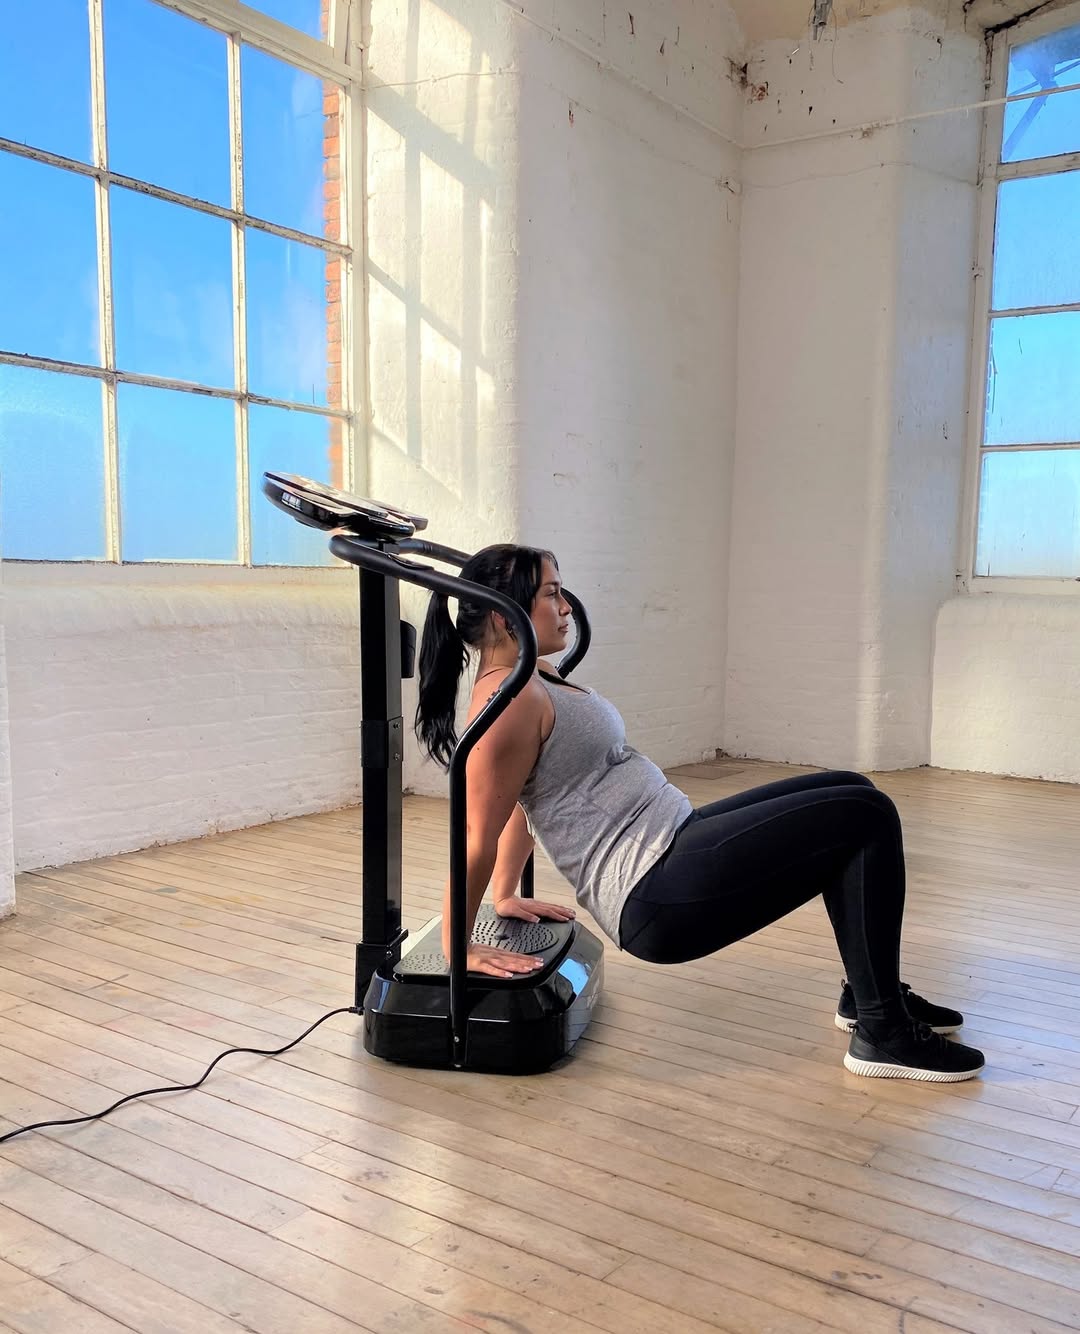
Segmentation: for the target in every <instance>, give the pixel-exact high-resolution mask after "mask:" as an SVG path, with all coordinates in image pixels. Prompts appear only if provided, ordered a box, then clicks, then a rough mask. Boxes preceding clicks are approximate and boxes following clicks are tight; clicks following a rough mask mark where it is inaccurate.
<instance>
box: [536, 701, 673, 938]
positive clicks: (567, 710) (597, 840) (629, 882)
mask: <svg viewBox="0 0 1080 1334" xmlns="http://www.w3.org/2000/svg"><path fill="white" fill-rule="evenodd" d="M539 679H540V680H541V681H542V682H543V684H544V687H545V688H546V690H547V692H548V694H549V695H550V697H551V702H552V704H553V706H554V708H555V726H554V727H553V729H552V731H551V734H550V735H549V736H548V739H547V740H546V741H545V742H544V744H543V747H542V748H541V750H540V754H539V756H538V757H537V761H536V764H535V765H534V766H533V770H532V773H530V774H529V777H528V779H527V780H526V783H525V786H524V788H523V789H522V792H521V797H520V798H519V800H520V804H521V806H522V808H523V809H524V811H525V814H526V816H527V817H528V821H529V827H530V829H531V830H532V832H533V834H534V835H535V837H536V838H537V839H538V840H539V842H540V845H541V847H542V848H543V849H544V851H545V852H546V853H547V855H548V856H549V857H550V858H551V860H552V861H553V862H554V863H555V866H556V868H557V869H558V870H559V871H560V872H561V873H562V874H563V875H564V876H565V877H566V879H567V880H569V881H570V883H571V884H572V885H573V887H574V890H575V892H576V894H577V897H578V900H579V902H580V903H581V905H582V906H583V907H584V908H587V909H588V911H589V912H590V913H591V914H592V915H593V917H594V918H595V919H596V922H597V924H598V925H599V926H600V927H601V928H602V929H603V930H604V931H605V932H606V933H607V934H608V935H609V936H610V937H611V938H612V940H613V941H615V942H616V943H618V940H619V918H620V917H621V915H622V910H623V905H624V904H625V903H626V900H627V898H628V896H629V894H630V891H631V890H632V889H633V888H634V886H635V885H636V884H637V882H638V881H639V880H640V879H641V878H642V876H644V875H645V873H646V871H648V870H650V869H651V868H652V867H653V866H654V865H655V864H656V862H657V861H659V859H660V857H661V856H662V855H663V854H664V852H666V850H667V848H668V847H669V846H670V844H671V841H672V839H673V838H674V837H675V834H676V832H677V831H678V829H679V827H680V826H681V825H682V824H683V823H684V822H685V821H686V820H687V818H688V817H689V816H690V814H691V811H692V810H693V807H692V806H691V804H690V799H689V797H687V796H686V794H685V793H684V792H680V791H679V789H678V788H677V787H673V786H672V785H671V784H670V783H669V782H668V781H667V779H666V778H665V777H664V775H663V773H662V772H661V771H660V770H659V769H658V768H657V766H656V765H655V764H653V762H652V760H650V759H648V758H647V757H646V756H644V755H642V754H641V753H640V751H636V750H634V748H633V747H632V746H628V745H627V744H626V727H625V725H624V723H623V720H622V718H621V717H620V716H619V712H618V710H617V709H616V708H615V707H614V705H612V704H609V703H608V701H607V700H606V699H604V698H603V697H602V696H601V695H598V694H597V693H596V692H595V691H594V690H589V691H582V690H580V689H576V688H571V687H569V686H558V685H553V684H552V683H551V682H550V681H546V680H544V678H543V677H540V678H539Z"/></svg>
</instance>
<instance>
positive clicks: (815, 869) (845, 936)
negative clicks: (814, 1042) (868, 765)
mask: <svg viewBox="0 0 1080 1334" xmlns="http://www.w3.org/2000/svg"><path fill="white" fill-rule="evenodd" d="M708 810H709V813H707V814H704V815H703V816H702V818H700V819H697V820H690V821H688V822H687V823H686V824H685V825H684V826H683V827H682V829H680V831H679V833H678V834H677V835H676V837H675V840H674V842H673V843H672V845H671V847H670V848H669V849H668V851H667V853H665V855H664V856H663V857H662V858H661V860H660V862H659V863H658V864H657V865H656V866H655V867H653V869H652V870H651V871H650V872H649V873H648V875H646V876H645V877H644V879H643V880H642V881H641V882H640V883H639V884H638V885H636V886H635V887H634V890H633V892H632V893H631V895H630V897H629V899H628V900H627V902H626V906H625V908H624V910H623V915H622V921H621V923H620V943H621V945H622V947H623V948H624V949H626V950H629V951H630V953H632V954H635V955H637V956H638V957H639V958H642V959H646V960H650V961H653V962H656V963H680V962H685V961H686V960H688V959H698V958H701V957H702V956H703V955H705V954H711V953H712V952H713V951H715V950H718V949H722V948H723V947H724V946H725V945H729V944H731V943H732V941H735V940H740V939H742V938H743V937H744V936H748V935H750V934H751V933H752V932H754V931H757V930H759V929H760V928H761V927H764V926H768V925H769V924H770V923H772V922H775V921H776V920H777V919H778V918H779V917H783V916H784V915H785V914H787V913H789V912H791V911H792V909H794V908H797V907H799V906H800V905H801V904H803V903H806V902H807V901H808V900H809V899H811V898H813V897H814V896H815V895H816V894H821V895H822V897H823V898H824V900H825V906H826V908H827V910H828V913H829V918H830V920H831V922H832V926H833V932H834V934H835V935H836V943H837V945H838V946H839V949H840V954H841V956H842V958H843V960H844V964H845V967H846V968H847V974H848V980H849V981H850V983H851V986H852V989H853V991H854V993H855V999H856V1002H857V1006H858V1024H857V1026H856V1028H855V1031H854V1033H853V1034H852V1036H851V1042H850V1045H849V1047H848V1051H847V1055H846V1056H845V1057H844V1065H845V1066H846V1067H847V1068H848V1069H849V1070H851V1071H852V1072H853V1073H854V1074H859V1075H867V1076H872V1077H881V1078H901V1079H920V1080H931V1081H934V1082H950V1083H951V1082H955V1081H957V1080H962V1079H970V1078H971V1077H972V1076H973V1075H976V1074H977V1073H978V1072H979V1070H980V1069H981V1068H982V1066H983V1056H982V1053H981V1052H979V1051H976V1050H975V1049H974V1048H972V1047H964V1046H961V1045H960V1044H959V1043H950V1042H948V1041H947V1040H946V1039H945V1038H943V1037H940V1036H938V1035H937V1034H935V1033H933V1032H932V1031H931V1029H930V1028H929V1027H927V1026H926V1025H920V1024H913V1023H912V1021H911V1018H910V1015H909V1014H908V1011H907V1008H906V1006H905V1004H904V1000H903V996H902V993H901V990H900V980H899V967H898V962H899V951H900V928H901V924H902V921H903V915H904V849H903V838H902V835H901V830H900V818H899V816H898V815H897V813H896V808H895V807H894V806H893V804H892V802H891V801H890V800H889V798H888V797H887V796H885V794H884V793H882V792H879V791H878V790H877V789H876V788H874V787H872V786H869V785H867V784H865V783H859V784H849V785H841V786H839V787H821V786H818V787H816V788H812V789H810V790H801V791H795V792H791V791H789V792H788V793H787V795H784V796H779V797H772V798H769V799H766V800H763V801H760V802H752V803H751V804H749V805H744V806H741V807H736V808H735V809H727V810H722V811H716V810H712V809H711V808H708Z"/></svg>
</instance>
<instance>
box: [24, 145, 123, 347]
mask: <svg viewBox="0 0 1080 1334" xmlns="http://www.w3.org/2000/svg"><path fill="white" fill-rule="evenodd" d="M97 292H98V270H97V224H96V222H95V218H94V183H93V181H91V180H89V179H88V178H87V177H85V176H76V175H75V173H74V172H70V171H65V170H64V169H63V168H62V167H49V166H46V165H45V164H44V163H42V162H31V161H29V160H28V159H27V158H20V157H15V156H14V155H13V154H11V153H3V152H0V347H2V348H4V349H5V351H8V352H26V353H29V354H30V355H31V356H34V357H54V358H56V359H57V360H58V361H80V362H83V363H85V364H87V365H92V366H97V365H100V364H101V354H100V352H99V338H98V297H97Z"/></svg>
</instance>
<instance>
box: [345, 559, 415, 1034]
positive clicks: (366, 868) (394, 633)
mask: <svg viewBox="0 0 1080 1334" xmlns="http://www.w3.org/2000/svg"><path fill="white" fill-rule="evenodd" d="M360 684H361V690H360V701H361V704H360V711H361V721H360V763H361V766H362V768H361V777H362V797H363V803H364V852H363V877H364V891H363V892H364V898H363V935H362V938H361V941H360V944H359V945H357V947H356V1005H357V1007H358V1008H359V1007H362V1006H363V1003H364V994H365V992H366V991H367V986H368V983H369V982H370V981H371V977H372V974H373V973H374V972H375V970H376V969H377V968H379V967H380V966H381V965H382V964H384V963H396V962H397V961H398V959H399V958H400V957H401V940H402V931H401V767H402V753H403V749H402V719H401V609H400V598H399V590H398V581H397V580H396V579H389V578H387V577H385V576H384V575H381V574H375V573H373V572H372V571H370V570H363V569H362V570H361V571H360Z"/></svg>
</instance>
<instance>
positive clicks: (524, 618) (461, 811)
mask: <svg viewBox="0 0 1080 1334" xmlns="http://www.w3.org/2000/svg"><path fill="white" fill-rule="evenodd" d="M395 545H396V544H395ZM423 545H424V546H428V545H429V544H427V543H424V544H423ZM430 545H433V544H430ZM330 550H331V551H332V552H333V553H334V555H335V556H337V557H339V558H340V559H341V560H344V561H347V562H348V563H349V564H350V565H359V566H360V567H361V568H362V569H365V570H372V571H374V572H375V573H376V574H382V575H385V576H386V577H387V578H390V579H400V580H402V581H403V582H405V583H409V584H416V585H418V586H419V587H420V588H427V589H430V590H431V591H432V592H433V593H445V594H446V595H447V596H448V597H456V598H459V599H460V598H461V597H462V596H465V597H467V598H469V599H470V600H471V601H474V602H479V603H480V604H481V605H483V606H486V607H489V608H490V609H491V610H492V611H497V612H498V613H499V614H500V615H501V616H504V617H505V618H506V620H507V621H508V622H509V625H510V626H511V627H512V631H513V635H514V640H515V642H516V644H517V650H518V653H517V661H516V662H515V663H514V666H513V668H512V669H511V671H510V674H509V676H507V677H505V678H504V679H503V680H502V681H500V682H499V684H498V686H497V687H496V689H495V693H494V694H493V695H492V697H491V699H489V700H488V702H487V703H486V704H485V705H484V707H483V708H482V709H481V710H480V712H479V713H478V714H477V715H476V717H475V718H474V719H473V720H472V722H471V723H470V724H469V725H468V727H466V729H465V731H464V732H462V734H461V736H460V737H459V738H458V743H457V745H456V746H455V747H454V751H453V754H452V755H451V756H450V1025H451V1033H452V1037H453V1044H454V1045H453V1059H454V1063H455V1064H458V1063H460V1062H462V1061H464V1058H465V1025H466V1019H467V1014H466V1008H465V999H466V995H465V988H466V976H467V971H466V963H467V959H468V952H469V936H468V931H467V929H466V920H465V919H466V918H467V916H468V907H469V900H468V885H467V871H468V837H467V835H468V824H467V814H468V809H467V798H466V790H465V765H466V762H467V761H468V758H469V753H470V752H471V751H472V749H473V747H474V746H475V745H476V743H477V742H478V741H479V740H480V738H481V737H482V736H483V735H484V733H485V732H486V731H488V729H489V728H490V727H491V726H492V725H493V724H494V723H495V720H496V719H497V718H498V717H499V716H500V714H502V713H504V712H505V711H506V710H507V709H508V708H509V706H510V703H511V701H512V700H513V699H514V696H515V695H518V694H520V693H521V691H522V689H523V688H524V686H525V683H526V682H527V681H528V679H529V678H530V677H531V676H532V674H533V672H534V671H535V670H536V656H537V644H536V631H535V629H534V628H533V623H532V621H531V620H530V619H529V616H528V614H527V613H526V611H525V610H524V609H523V608H522V607H519V606H518V604H517V603H516V602H514V601H512V600H511V599H510V598H508V597H506V596H505V595H504V594H502V593H497V592H496V591H495V590H494V589H492V588H486V587H485V586H484V585H483V584H475V583H473V582H472V581H471V580H470V579H462V578H461V577H460V576H457V575H452V574H443V573H442V571H441V570H432V569H430V568H429V567H427V566H423V565H415V564H414V563H413V562H412V561H408V560H403V559H401V558H400V557H397V556H393V555H390V554H389V553H388V552H386V551H382V550H380V549H379V548H378V547H373V546H370V545H369V544H368V543H366V542H363V541H361V540H360V539H358V538H354V537H350V536H348V535H347V534H345V533H337V534H335V535H334V536H333V537H332V538H331V539H330Z"/></svg>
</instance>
